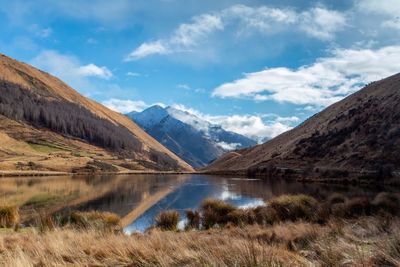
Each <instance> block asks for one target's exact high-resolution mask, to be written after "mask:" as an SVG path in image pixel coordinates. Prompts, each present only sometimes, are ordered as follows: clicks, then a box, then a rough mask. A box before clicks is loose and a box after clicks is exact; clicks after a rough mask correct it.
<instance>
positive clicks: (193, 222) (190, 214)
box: [185, 210, 201, 230]
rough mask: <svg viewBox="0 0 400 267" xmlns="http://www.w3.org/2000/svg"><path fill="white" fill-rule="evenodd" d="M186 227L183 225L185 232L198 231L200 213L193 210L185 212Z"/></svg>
mask: <svg viewBox="0 0 400 267" xmlns="http://www.w3.org/2000/svg"><path fill="white" fill-rule="evenodd" d="M185 213H186V219H187V222H186V225H185V229H186V230H190V229H200V223H201V217H200V213H199V212H198V211H197V210H195V211H193V210H186V211H185Z"/></svg>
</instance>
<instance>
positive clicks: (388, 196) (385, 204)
mask: <svg viewBox="0 0 400 267" xmlns="http://www.w3.org/2000/svg"><path fill="white" fill-rule="evenodd" d="M372 205H373V207H374V210H375V211H384V212H388V213H390V214H393V215H395V214H398V212H399V210H400V200H399V197H398V196H397V195H395V194H392V193H386V192H382V193H379V194H378V195H376V197H375V198H374V200H373V201H372Z"/></svg>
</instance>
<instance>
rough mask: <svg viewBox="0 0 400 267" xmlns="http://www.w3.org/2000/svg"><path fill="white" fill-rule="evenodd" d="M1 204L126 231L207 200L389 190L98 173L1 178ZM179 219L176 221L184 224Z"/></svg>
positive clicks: (247, 203) (257, 200) (25, 213)
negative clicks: (111, 221)
mask: <svg viewBox="0 0 400 267" xmlns="http://www.w3.org/2000/svg"><path fill="white" fill-rule="evenodd" d="M1 181H2V182H1V183H0V196H1V198H0V204H3V205H10V204H12V205H18V206H20V207H21V208H20V209H21V214H22V218H23V219H24V220H25V221H29V220H30V219H32V218H33V217H34V216H35V214H37V213H38V212H46V213H51V214H54V213H62V212H66V211H69V210H80V211H89V210H100V211H110V212H114V213H116V214H118V215H119V216H121V218H122V223H123V225H124V227H125V232H127V233H131V232H135V231H140V232H142V231H144V230H145V229H146V228H147V227H149V226H150V225H151V224H153V223H154V218H155V216H156V215H157V214H158V213H159V212H160V211H162V210H166V209H175V210H177V211H179V213H180V214H181V218H184V211H185V210H186V209H196V208H198V206H199V204H200V203H201V201H202V200H203V199H205V198H207V197H213V198H218V199H222V200H224V201H227V202H229V203H232V204H234V205H235V206H238V207H252V206H257V205H261V204H263V203H264V202H266V201H268V200H269V199H271V198H273V197H276V196H279V195H282V194H299V193H303V194H308V195H311V196H313V197H315V198H317V199H323V198H325V197H327V196H329V195H330V194H332V193H334V192H340V193H343V194H344V195H346V196H349V197H355V196H367V197H371V196H374V195H375V194H377V193H378V192H380V191H392V190H391V188H379V187H376V186H374V187H361V186H349V185H345V186H344V185H332V184H316V183H300V182H297V181H293V180H285V179H274V180H273V179H268V180H261V179H246V178H235V177H219V176H209V175H160V174H156V175H98V176H66V177H23V178H1ZM183 224H184V221H183V220H182V221H181V222H180V225H181V226H183Z"/></svg>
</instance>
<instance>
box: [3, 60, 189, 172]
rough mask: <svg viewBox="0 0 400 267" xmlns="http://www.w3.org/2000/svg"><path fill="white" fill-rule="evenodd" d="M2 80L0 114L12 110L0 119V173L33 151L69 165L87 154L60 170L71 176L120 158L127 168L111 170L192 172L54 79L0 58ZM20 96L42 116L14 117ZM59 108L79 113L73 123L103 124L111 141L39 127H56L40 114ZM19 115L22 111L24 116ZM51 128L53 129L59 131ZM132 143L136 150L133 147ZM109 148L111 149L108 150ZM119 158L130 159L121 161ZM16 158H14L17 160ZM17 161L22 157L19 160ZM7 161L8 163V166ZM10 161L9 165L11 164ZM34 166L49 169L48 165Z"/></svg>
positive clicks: (119, 117)
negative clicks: (0, 108)
mask: <svg viewBox="0 0 400 267" xmlns="http://www.w3.org/2000/svg"><path fill="white" fill-rule="evenodd" d="M0 81H1V86H0V92H1V91H2V92H1V95H0V100H3V109H4V110H6V111H7V109H10V107H11V110H10V112H8V113H7V112H3V114H0V115H4V116H1V117H0V119H1V121H2V124H1V125H0V135H1V136H0V137H2V138H1V139H2V140H7V142H2V143H1V144H0V156H1V158H0V160H1V161H0V169H8V168H11V167H10V166H11V165H13V164H14V163H15V162H14V161H15V160H16V161H18V160H21V161H22V163H23V162H24V159H23V158H24V157H25V156H26V155H30V153H31V152H32V149H33V152H32V153H34V154H35V153H36V154H37V153H39V154H40V155H41V156H42V157H44V158H49V157H50V158H52V159H53V158H54V157H55V156H54V154H57V153H58V154H60V153H61V154H63V156H58V158H63V157H67V156H68V157H67V158H70V159H66V160H60V161H67V162H68V161H70V162H73V161H74V160H72V159H71V158H74V159H76V157H74V156H73V155H75V154H76V153H78V152H83V154H85V153H86V154H85V156H82V155H81V156H79V157H78V158H77V161H79V162H80V163H79V164H75V163H72V164H68V163H66V164H67V165H68V166H66V167H65V168H63V169H62V170H64V171H70V170H72V169H73V168H77V167H78V168H80V167H83V166H86V164H87V163H88V162H89V163H90V162H92V161H93V160H101V161H104V160H111V159H112V158H115V159H120V162H117V163H118V164H119V163H121V164H122V163H125V164H122V165H124V166H125V167H121V166H118V164H117V165H116V164H114V163H115V162H113V164H112V165H115V166H114V167H115V168H117V169H119V170H125V171H126V170H127V169H126V168H127V166H128V165H129V168H128V169H129V170H135V169H138V170H143V169H149V168H150V169H158V170H169V169H171V170H172V169H174V170H185V171H190V170H192V167H191V166H190V165H188V164H187V163H186V162H184V161H183V160H181V159H180V158H179V157H177V156H176V155H175V154H173V153H172V152H170V151H169V150H167V149H166V148H165V147H164V146H162V145H161V144H160V143H158V142H157V141H156V140H155V139H153V138H152V137H150V136H149V135H147V134H146V133H145V132H144V131H143V130H142V129H141V128H139V127H138V126H137V125H136V124H135V123H133V122H132V121H131V120H130V119H128V118H127V117H125V116H123V115H121V114H119V113H117V112H114V111H111V110H109V109H108V108H106V107H104V106H102V105H101V104H99V103H97V102H95V101H92V100H90V99H88V98H85V97H83V96H82V95H80V94H79V93H78V92H76V91H75V90H73V89H72V88H70V87H69V86H68V85H66V84H65V83H63V82H62V81H61V80H59V79H57V78H56V77H53V76H51V75H49V74H47V73H45V72H43V71H40V70H38V69H36V68H33V67H32V66H29V65H27V64H25V63H22V62H18V61H16V60H13V59H11V58H9V57H7V56H4V55H1V54H0ZM10 92H11V93H10ZM15 92H19V95H17V96H13V95H11V94H14V93H15ZM7 94H8V95H7ZM21 94H22V95H21ZM22 96H23V97H24V98H28V97H29V98H30V100H31V101H33V103H40V104H41V105H42V107H44V108H42V110H41V111H36V110H32V108H31V109H29V112H31V111H32V113H35V114H36V113H37V114H36V115H32V117H33V118H30V117H29V119H27V114H26V112H27V110H24V111H21V113H22V114H23V115H18V114H19V113H20V112H17V113H18V114H15V108H21V109H22V108H23V107H19V105H20V106H22V105H23V103H25V102H26V101H25V102H23V103H22V102H20V103H18V102H17V101H15V99H23V98H22ZM7 97H8V98H7ZM13 97H14V98H13ZM2 98H3V99H2ZM25 100H26V99H25ZM28 100H29V99H28ZM4 101H6V104H8V106H7V107H5V105H6V104H4ZM7 101H8V102H7ZM10 101H14V102H11V104H10ZM68 103H69V104H68ZM0 104H1V101H0ZM58 104H60V105H62V107H61V108H66V110H72V111H73V112H75V110H77V111H76V114H77V116H79V117H78V118H77V119H82V118H88V117H89V118H90V119H91V121H92V124H93V125H95V126H96V125H100V124H101V127H102V128H99V129H105V130H106V129H108V131H109V132H112V133H113V134H110V136H104V135H105V134H106V133H103V132H102V133H98V132H96V129H94V130H93V134H95V135H96V134H97V135H98V136H92V133H90V132H89V134H90V136H88V139H85V138H82V137H81V136H85V137H86V136H87V135H88V134H87V132H79V133H76V134H75V133H74V132H73V131H74V130H71V127H70V125H68V124H66V125H64V124H62V125H61V126H60V127H59V125H52V124H51V123H52V121H50V122H46V123H42V119H41V118H42V117H46V119H48V120H49V119H53V120H54V122H55V123H59V122H60V121H59V118H60V117H55V119H54V118H51V115H52V114H42V113H46V107H48V106H49V105H50V106H53V107H57V106H58ZM12 105H13V106H12ZM38 106H39V105H38ZM61 110H62V109H61ZM18 111H19V110H18ZM23 112H25V114H24V113H23ZM40 112H42V113H40ZM73 112H72V113H73ZM82 112H83V113H82ZM6 113H7V114H6ZM82 114H83V115H82ZM17 115H18V116H19V117H18V116H17ZM61 115H62V114H61ZM35 116H36V117H35ZM71 116H73V115H71ZM85 116H86V117H85ZM39 117H40V118H39ZM48 117H49V118H48ZM60 120H62V119H60ZM34 122H36V123H34ZM67 122H68V121H67ZM38 123H39V124H40V126H42V124H43V127H39V126H38ZM63 123H64V122H63ZM86 123H89V121H86V122H85V121H83V122H82V125H83V126H82V127H85V125H86ZM53 124H54V123H53ZM10 125H12V127H10ZM49 125H50V126H52V127H50V126H49ZM86 126H87V125H86ZM55 129H57V131H56V130H55ZM78 130H79V129H78ZM86 130H87V129H86ZM87 131H89V130H87ZM71 133H72V134H71ZM114 134H115V136H114ZM119 135H120V136H122V137H124V138H126V139H127V141H126V142H125V143H123V142H124V141H121V144H120V143H119V140H111V139H112V138H116V137H118V136H119ZM5 136H7V137H5ZM99 136H100V137H101V138H102V139H101V140H100V141H99V140H98V139H99ZM3 137H4V138H3ZM108 138H111V139H110V140H111V141H109V142H112V143H109V144H106V145H104V146H102V145H99V144H101V143H102V142H108V141H107V140H109V139H108ZM128 139H131V140H128ZM10 140H11V141H10ZM104 140H105V141H104ZM13 142H16V144H19V145H18V146H14V145H11V146H10V145H9V144H12V143H13ZM21 142H22V143H21ZM115 142H117V144H114V143H115ZM137 143H138V144H137ZM7 144H8V145H7ZM133 144H136V145H135V146H134V145H133ZM118 145H120V146H121V147H119V148H118V149H117V148H116V147H117V146H118ZM128 145H129V146H128ZM6 146H7V147H6ZM136 146H137V147H136ZM10 147H11V148H10ZM13 147H15V149H13ZM23 147H25V148H26V150H24V149H23ZM110 147H112V148H115V149H110ZM21 149H22V150H21ZM4 151H6V152H4ZM49 154H51V155H49ZM81 154H82V153H81ZM95 155H102V156H97V157H98V158H96V157H95ZM121 155H123V156H124V158H128V159H126V160H125V159H124V160H122V156H121ZM127 155H129V156H127ZM15 157H16V158H17V159H15ZM20 157H22V159H21V158H20ZM11 158H12V160H11ZM8 160H10V161H9V162H8ZM35 160H39V159H33V161H35ZM42 160H43V159H42ZM47 160H49V159H47ZM44 161H46V160H44ZM126 161H129V164H127V163H126ZM7 162H8V163H7ZM10 162H11V163H12V164H11V165H10ZM17 163H18V162H17ZM17 163H15V164H17ZM20 165H21V164H20ZM38 165H45V166H47V165H46V164H38ZM135 166H136V167H135ZM11 169H12V168H11ZM45 169H52V170H54V168H50V167H45Z"/></svg>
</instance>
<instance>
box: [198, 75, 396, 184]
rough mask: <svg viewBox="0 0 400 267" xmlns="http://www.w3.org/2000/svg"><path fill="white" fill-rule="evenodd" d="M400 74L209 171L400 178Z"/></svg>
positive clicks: (219, 162) (221, 160)
mask: <svg viewBox="0 0 400 267" xmlns="http://www.w3.org/2000/svg"><path fill="white" fill-rule="evenodd" d="M399 104H400V74H397V75H394V76H391V77H389V78H386V79H383V80H381V81H378V82H374V83H371V84H369V85H368V86H366V87H364V88H363V89H361V90H360V91H358V92H356V93H354V94H352V95H350V96H348V97H346V98H345V99H343V100H342V101H339V102H337V103H335V104H333V105H331V106H329V107H328V108H326V109H325V110H323V111H322V112H320V113H318V114H316V115H314V116H312V117H311V118H309V119H308V120H306V121H305V122H304V123H302V124H301V125H299V126H298V127H296V128H294V129H292V130H291V131H288V132H286V133H283V134H281V135H279V136H277V137H276V138H274V139H272V140H270V141H268V142H266V143H264V144H262V145H258V146H255V147H253V148H250V149H244V150H239V151H236V153H228V154H227V155H224V156H222V157H221V158H219V159H217V160H216V161H214V162H212V163H211V164H210V165H209V166H207V168H206V171H208V172H214V173H223V172H225V173H247V174H252V175H261V176H271V177H275V176H294V177H303V178H308V177H319V178H344V177H354V176H356V177H362V178H365V179H372V178H381V177H392V176H398V175H399V170H400V105H399Z"/></svg>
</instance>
